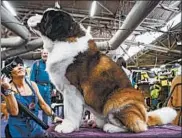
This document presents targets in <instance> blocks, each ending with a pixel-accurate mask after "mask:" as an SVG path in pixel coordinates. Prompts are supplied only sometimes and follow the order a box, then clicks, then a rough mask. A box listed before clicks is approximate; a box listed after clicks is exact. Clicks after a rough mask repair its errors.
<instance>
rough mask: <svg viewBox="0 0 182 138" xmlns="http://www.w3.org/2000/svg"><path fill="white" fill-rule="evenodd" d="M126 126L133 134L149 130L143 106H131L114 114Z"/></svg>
mask: <svg viewBox="0 0 182 138" xmlns="http://www.w3.org/2000/svg"><path fill="white" fill-rule="evenodd" d="M113 115H114V118H117V120H119V121H120V122H121V123H122V124H123V125H124V126H126V127H127V128H128V129H129V130H131V131H133V132H143V131H146V130H147V123H146V118H147V117H146V111H145V108H144V106H143V105H141V104H136V105H130V106H128V107H127V108H125V109H122V110H120V111H117V112H114V113H113Z"/></svg>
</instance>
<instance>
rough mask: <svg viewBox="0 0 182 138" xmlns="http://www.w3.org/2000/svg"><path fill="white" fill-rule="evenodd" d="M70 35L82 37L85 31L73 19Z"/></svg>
mask: <svg viewBox="0 0 182 138" xmlns="http://www.w3.org/2000/svg"><path fill="white" fill-rule="evenodd" d="M70 35H71V36H77V37H82V36H84V35H85V32H84V31H83V29H82V28H81V27H80V25H79V24H78V23H77V22H76V21H73V23H72V26H71V31H70Z"/></svg>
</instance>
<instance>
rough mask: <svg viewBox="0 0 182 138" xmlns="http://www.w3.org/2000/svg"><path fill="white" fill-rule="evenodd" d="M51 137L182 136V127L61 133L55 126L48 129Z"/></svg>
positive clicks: (84, 129) (163, 137)
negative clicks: (56, 130)
mask: <svg viewBox="0 0 182 138" xmlns="http://www.w3.org/2000/svg"><path fill="white" fill-rule="evenodd" d="M47 131H48V132H49V134H50V136H51V137H59V138H60V137H77V138H78V137H82V138H85V137H86V138H87V137H96V138H97V137H100V138H111V137H115V138H121V137H122V138H124V137H125V138H137V137H138V138H139V137H140V138H151V137H152V138H166V137H169V138H174V137H175V138H176V137H179V138H181V137H182V134H181V127H179V126H174V125H164V126H157V127H150V128H149V129H148V131H146V132H142V133H131V132H128V133H106V132H103V131H102V130H101V129H97V128H80V130H79V131H76V132H73V133H69V134H61V133H57V132H55V131H54V126H52V127H50V128H49V129H48V130H47Z"/></svg>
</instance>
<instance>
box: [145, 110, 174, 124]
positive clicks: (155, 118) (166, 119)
mask: <svg viewBox="0 0 182 138" xmlns="http://www.w3.org/2000/svg"><path fill="white" fill-rule="evenodd" d="M147 116H148V120H147V124H148V126H155V125H164V124H168V123H171V122H172V121H173V120H174V119H175V117H176V116H177V112H176V110H174V109H173V108H170V107H163V108H161V109H157V110H155V111H151V112H148V114H147Z"/></svg>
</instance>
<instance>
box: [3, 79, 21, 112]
mask: <svg viewBox="0 0 182 138" xmlns="http://www.w3.org/2000/svg"><path fill="white" fill-rule="evenodd" d="M0 84H1V87H2V88H3V89H4V93H3V92H2V91H3V90H2V89H1V92H2V93H3V95H4V98H5V101H6V104H7V110H8V112H9V114H10V115H13V116H16V115H18V113H19V109H18V103H17V101H16V98H15V96H14V92H13V90H12V86H11V84H10V83H9V82H8V81H6V78H2V79H1V81H0Z"/></svg>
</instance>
